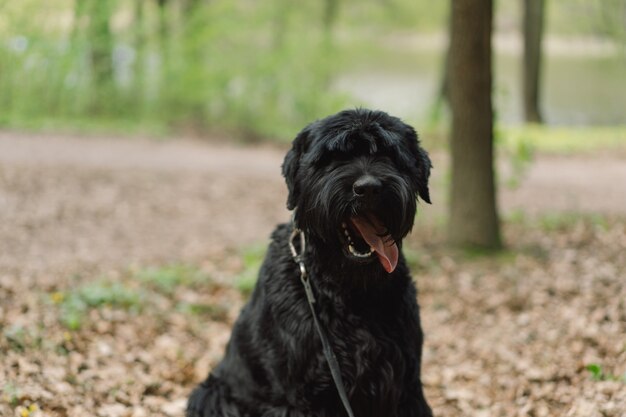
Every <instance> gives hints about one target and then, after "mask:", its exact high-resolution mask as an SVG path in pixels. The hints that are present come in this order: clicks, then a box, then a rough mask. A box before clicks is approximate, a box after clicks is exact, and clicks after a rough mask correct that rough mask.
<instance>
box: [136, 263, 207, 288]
mask: <svg viewBox="0 0 626 417" xmlns="http://www.w3.org/2000/svg"><path fill="white" fill-rule="evenodd" d="M133 277H134V278H135V279H137V280H138V281H139V282H141V283H143V284H147V285H148V286H149V287H151V288H153V289H156V290H157V291H160V292H163V293H165V294H172V293H173V291H174V290H175V289H176V287H180V286H194V285H196V284H201V283H208V282H210V277H209V276H208V274H206V273H204V272H202V271H201V270H200V269H199V268H198V267H196V266H193V265H187V264H182V263H178V264H171V265H165V266H162V267H149V268H145V269H139V270H136V271H134V272H133Z"/></svg>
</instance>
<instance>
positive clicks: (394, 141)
mask: <svg viewBox="0 0 626 417" xmlns="http://www.w3.org/2000/svg"><path fill="white" fill-rule="evenodd" d="M430 168H431V163H430V159H429V158H428V154H427V153H426V151H424V150H423V149H422V148H421V147H420V146H419V141H418V138H417V134H416V133H415V130H414V129H413V128H412V127H411V126H409V125H407V124H405V123H403V122H402V121H401V120H400V119H398V118H396V117H392V116H389V115H388V114H387V113H384V112H381V111H371V110H365V109H357V110H345V111H342V112H340V113H338V114H336V115H333V116H329V117H327V118H325V119H322V120H318V121H316V122H314V123H311V124H310V125H309V126H307V127H306V128H304V129H303V130H302V131H301V132H300V133H299V134H298V136H297V137H296V138H295V140H294V141H293V146H292V148H291V150H290V151H289V152H288V153H287V156H286V157H285V161H284V163H283V175H284V176H285V179H286V181H287V186H288V188H289V197H288V200H287V207H288V208H289V209H290V210H293V209H296V212H295V220H294V221H295V223H296V225H297V227H299V228H300V229H302V230H303V231H304V232H305V233H307V234H308V235H310V236H314V237H315V238H318V239H320V240H322V241H323V242H324V244H325V245H327V246H328V247H329V248H331V249H335V250H337V251H341V252H343V254H342V256H345V257H346V258H347V259H348V260H350V261H353V262H357V263H367V262H372V261H376V260H378V261H379V262H380V263H381V265H382V266H383V267H384V269H385V270H386V271H387V272H392V271H393V270H394V269H395V267H396V265H397V263H398V257H399V249H398V243H399V242H400V241H401V240H402V238H404V237H405V236H406V235H407V234H408V233H409V232H410V231H411V228H412V227H413V221H414V217H415V212H416V208H417V197H418V196H419V197H421V199H422V200H424V201H426V202H428V203H430V196H429V192H428V177H429V175H430Z"/></svg>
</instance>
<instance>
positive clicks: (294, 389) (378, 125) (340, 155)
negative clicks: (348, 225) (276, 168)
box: [187, 109, 431, 417]
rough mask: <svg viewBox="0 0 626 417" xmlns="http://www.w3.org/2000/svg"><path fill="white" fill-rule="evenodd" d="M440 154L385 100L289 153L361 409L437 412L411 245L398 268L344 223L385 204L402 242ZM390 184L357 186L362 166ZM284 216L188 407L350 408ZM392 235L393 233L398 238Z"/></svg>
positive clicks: (322, 291) (309, 416)
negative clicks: (424, 360) (352, 248)
mask: <svg viewBox="0 0 626 417" xmlns="http://www.w3.org/2000/svg"><path fill="white" fill-rule="evenodd" d="M430 168H431V164H430V160H429V158H428V155H427V154H426V152H425V151H424V150H422V149H421V148H420V146H419V143H418V139H417V135H416V133H415V131H414V130H413V128H411V127H410V126H408V125H406V124H404V123H403V122H402V121H400V120H399V119H397V118H395V117H391V116H389V115H388V114H386V113H383V112H380V111H370V110H364V109H357V110H348V111H343V112H340V113H338V114H336V115H333V116H330V117H327V118H326V119H323V120H319V121H317V122H314V123H312V124H311V125H309V126H307V127H306V128H305V129H304V130H303V131H302V132H300V134H299V135H298V136H297V137H296V139H295V140H294V142H293V147H292V149H291V150H290V151H289V153H288V154H287V156H286V157H285V162H284V164H283V174H284V176H285V179H286V181H287V185H288V188H289V197H288V202H287V205H288V207H289V208H290V209H295V218H294V223H295V225H296V226H297V227H298V228H300V229H302V230H303V231H304V233H305V235H306V239H307V250H306V252H305V254H304V258H305V261H304V262H305V265H306V268H307V270H308V272H309V276H310V281H311V284H312V286H313V291H314V292H315V296H316V299H317V303H316V309H317V312H318V314H319V318H320V322H321V324H322V326H324V327H325V329H326V331H327V333H328V335H329V339H330V343H331V344H332V347H333V350H334V352H335V354H336V356H337V360H338V363H339V367H340V369H341V374H342V377H343V381H344V384H345V387H346V391H347V393H348V396H349V399H350V403H351V405H352V408H353V410H354V413H355V416H356V417H426V416H431V411H430V408H429V406H428V404H427V403H426V400H425V399H424V395H423V392H422V385H421V382H420V367H421V351H422V331H421V327H420V318H419V308H418V305H417V302H416V295H417V294H416V289H415V286H414V284H413V282H412V280H411V278H410V275H409V270H408V268H407V266H406V263H405V261H404V257H403V255H402V253H401V251H400V255H399V261H398V265H397V267H396V268H395V269H394V270H393V272H391V273H387V271H385V269H384V268H383V266H382V264H381V262H379V261H378V259H377V256H375V255H374V256H371V257H369V258H366V259H360V258H356V257H354V256H351V255H350V252H349V251H347V249H346V247H347V246H346V242H345V239H344V238H343V237H342V223H345V222H346V221H348V220H347V219H350V218H351V216H357V215H369V214H368V213H371V215H372V216H375V218H376V219H378V220H379V221H380V223H382V224H383V225H384V227H385V228H386V231H384V233H381V235H384V236H385V239H386V240H389V241H390V240H393V241H395V243H396V244H397V245H398V247H401V243H402V239H403V238H404V237H405V236H406V235H407V234H408V233H409V231H410V230H411V228H412V226H413V219H414V216H415V213H416V206H417V201H416V200H417V196H419V197H421V198H422V199H423V200H425V201H426V202H430V197H429V194H428V177H429V174H430ZM364 176H368V178H375V179H376V180H377V181H378V183H379V184H380V185H382V187H380V188H377V189H376V190H375V192H372V193H367V194H363V193H357V192H356V191H355V188H354V184H355V182H356V181H357V180H359V179H360V178H364ZM292 228H293V225H292V224H283V225H279V226H278V227H277V229H276V230H275V231H274V233H273V235H272V243H271V244H270V247H269V250H268V253H267V256H266V258H265V262H264V263H263V266H262V267H261V271H260V273H259V279H258V282H257V285H256V288H255V290H254V292H253V294H252V297H251V299H250V301H249V302H248V303H247V304H246V306H245V307H244V308H243V310H242V311H241V315H240V317H239V319H238V320H237V322H236V323H235V326H234V328H233V332H232V336H231V339H230V342H229V343H228V347H227V349H226V354H225V356H224V359H223V360H222V362H221V363H220V364H219V365H218V366H217V367H216V368H215V369H214V370H213V372H212V373H211V374H210V375H209V377H208V379H207V380H206V381H205V382H203V383H202V384H201V385H199V386H198V387H197V388H196V389H195V391H194V392H193V393H192V395H191V398H190V399H189V403H188V408H187V416H188V417H200V416H202V417H218V416H219V417H279V416H280V417H305V416H306V417H344V416H346V415H347V413H346V412H345V410H344V409H343V407H342V405H341V401H340V398H339V396H338V394H337V390H336V388H335V385H334V384H333V381H332V378H331V374H330V371H329V367H328V364H327V362H326V359H325V357H324V355H323V353H322V348H321V342H320V338H319V336H318V334H317V332H316V330H315V327H314V324H313V320H312V317H311V311H310V310H309V306H308V304H307V300H306V297H305V293H304V289H303V286H302V284H301V282H300V279H299V277H300V273H299V269H298V265H297V264H296V263H295V262H294V260H293V258H292V255H291V253H290V250H289V246H288V241H289V237H290V234H291V231H292ZM388 243H389V244H393V242H388Z"/></svg>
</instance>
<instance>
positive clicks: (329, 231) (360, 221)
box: [296, 171, 417, 273]
mask: <svg viewBox="0 0 626 417" xmlns="http://www.w3.org/2000/svg"><path fill="white" fill-rule="evenodd" d="M309 179H310V181H308V187H305V189H307V190H308V192H306V193H303V194H302V195H301V198H300V201H299V205H298V209H297V211H296V224H297V225H298V227H300V228H301V229H303V230H304V231H305V232H306V233H308V234H310V235H314V236H316V237H318V238H319V239H321V240H322V241H323V242H324V244H325V245H328V247H329V248H330V249H331V250H337V251H342V252H343V255H344V256H345V257H347V258H348V259H349V260H350V261H352V262H353V263H356V264H363V263H370V262H372V261H376V260H378V261H379V262H380V264H381V265H382V267H383V268H384V269H385V271H387V273H391V272H393V271H394V269H395V268H396V266H397V264H398V259H399V252H400V251H399V248H398V244H399V243H400V241H401V240H402V239H403V238H404V237H405V236H406V235H407V234H408V233H409V232H410V231H411V228H412V226H413V220H414V217H415V211H416V206H417V203H416V197H415V194H414V193H412V192H411V190H410V187H409V185H408V183H407V182H406V180H404V179H403V178H402V177H400V176H397V175H389V174H388V173H387V175H386V182H385V185H386V187H385V190H384V192H383V193H382V194H381V195H380V197H379V198H377V199H376V201H375V202H371V201H370V202H364V201H362V200H361V199H358V198H356V197H355V196H354V194H353V192H352V186H351V184H352V183H353V181H352V179H351V176H350V175H349V173H348V172H346V173H342V172H338V171H334V172H333V174H332V175H325V176H319V177H317V178H316V176H315V175H311V176H310V177H309Z"/></svg>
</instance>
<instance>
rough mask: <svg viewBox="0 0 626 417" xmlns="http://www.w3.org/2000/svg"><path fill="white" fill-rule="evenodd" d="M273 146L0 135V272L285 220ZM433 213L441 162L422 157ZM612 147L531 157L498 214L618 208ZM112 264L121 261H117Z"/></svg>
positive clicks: (230, 243)
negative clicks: (429, 172) (596, 152)
mask: <svg viewBox="0 0 626 417" xmlns="http://www.w3.org/2000/svg"><path fill="white" fill-rule="evenodd" d="M284 152H285V150H284V149H276V148H269V147H265V148H244V147H233V146H222V145H216V144H214V143H205V142H197V141H167V142H159V141H154V140H140V139H135V140H121V139H114V138H111V139H108V138H73V137H61V136H50V135H46V136H37V135H30V136H26V135H20V134H13V133H7V132H4V133H0V270H9V271H12V272H14V273H18V274H19V275H26V276H28V275H32V274H33V273H41V272H42V271H47V272H50V271H51V270H54V271H56V270H62V271H66V272H69V271H70V270H71V269H72V268H74V267H77V266H79V265H80V267H86V266H98V267H99V268H113V267H116V266H124V265H129V264H132V263H137V262H139V263H144V262H152V261H155V260H161V261H167V260H181V259H182V260H185V259H198V258H201V257H203V256H206V255H209V254H211V253H212V252H219V251H221V250H223V249H224V248H232V247H237V246H243V245H246V244H249V243H251V242H257V241H262V240H264V239H266V238H267V236H268V235H269V233H270V231H271V229H272V228H273V225H274V224H276V223H277V222H280V221H285V220H286V219H288V213H287V211H286V209H285V204H284V201H285V198H286V189H285V185H284V182H283V180H282V177H281V176H280V164H281V163H282V158H283V155H284ZM434 159H435V166H436V169H435V170H434V174H433V182H432V184H433V189H434V195H435V202H440V203H439V204H435V205H434V206H431V207H428V208H426V209H424V212H425V213H426V215H431V216H437V215H441V213H442V211H443V210H445V204H441V202H443V201H444V200H445V198H444V195H443V191H442V190H443V189H444V179H443V178H444V177H445V172H446V168H445V167H446V165H447V163H446V160H445V158H444V157H443V156H442V155H434ZM625 184H626V163H624V162H623V160H622V159H620V158H618V157H612V156H609V155H603V156H576V157H555V156H551V157H550V156H540V157H538V158H537V160H536V161H535V162H534V163H533V164H532V166H531V167H530V169H529V171H528V172H527V174H526V177H525V179H524V180H523V181H522V185H521V187H518V188H516V189H508V188H506V187H503V188H502V193H501V203H500V205H501V207H502V208H503V209H504V212H505V213H506V212H510V211H511V210H513V209H521V210H524V211H525V212H528V213H531V214H533V213H542V212H543V213H553V212H562V211H568V210H570V211H571V210H577V211H582V212H590V213H594V212H597V213H609V214H626V185H625ZM120 263H121V265H120Z"/></svg>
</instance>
